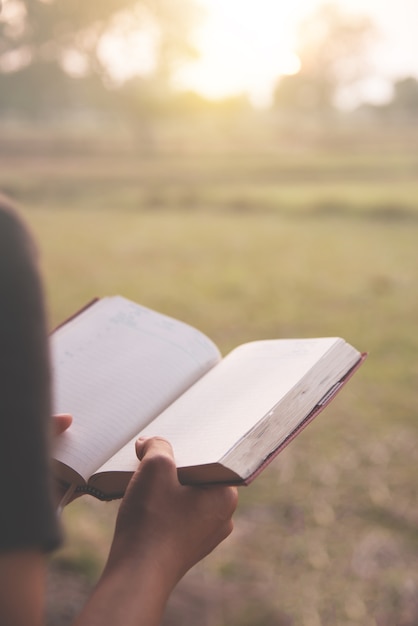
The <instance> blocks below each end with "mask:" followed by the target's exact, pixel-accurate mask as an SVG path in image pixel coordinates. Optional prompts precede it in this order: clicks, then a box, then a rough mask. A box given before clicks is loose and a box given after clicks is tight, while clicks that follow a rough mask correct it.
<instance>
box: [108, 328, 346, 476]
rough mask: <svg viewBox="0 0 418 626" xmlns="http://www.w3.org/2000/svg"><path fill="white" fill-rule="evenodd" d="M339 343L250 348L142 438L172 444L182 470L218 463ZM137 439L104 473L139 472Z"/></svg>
mask: <svg viewBox="0 0 418 626" xmlns="http://www.w3.org/2000/svg"><path fill="white" fill-rule="evenodd" d="M338 342H342V343H344V341H343V340H342V339H339V338H333V337H331V338H319V339H296V340H291V339H288V340H270V341H257V342H252V343H249V344H244V345H243V346H240V347H239V348H236V349H235V350H233V351H232V352H231V353H230V354H229V355H228V356H226V357H225V358H224V359H223V361H222V362H221V363H219V364H218V365H216V367H214V368H213V369H212V370H211V371H210V372H208V373H207V374H206V375H205V376H204V377H203V378H202V379H200V380H199V381H197V382H196V383H195V384H194V385H193V387H192V388H191V389H189V390H188V391H187V393H185V394H184V395H183V396H181V397H180V398H179V399H178V400H176V401H175V402H174V403H173V404H172V405H171V406H170V407H169V408H168V409H166V410H165V411H164V412H163V413H162V414H161V415H160V416H159V417H158V418H157V419H155V420H154V421H153V422H152V423H151V424H149V425H148V426H147V427H146V428H144V429H143V430H142V431H141V433H140V435H141V436H146V437H151V436H160V437H163V438H165V439H167V440H168V441H170V443H171V444H172V445H173V448H174V454H175V458H176V463H177V466H178V467H185V466H193V465H200V464H205V463H213V462H216V461H217V460H219V459H220V458H222V456H224V454H226V453H227V452H228V451H229V450H230V449H231V448H232V447H233V446H234V444H235V443H236V442H237V440H238V439H239V438H240V437H242V436H243V435H244V434H245V433H247V432H248V431H249V430H251V429H252V428H253V427H254V425H255V424H256V423H257V421H258V420H260V419H261V418H263V417H264V416H265V415H266V414H267V413H269V411H270V410H271V409H272V408H273V407H274V406H275V405H276V404H277V403H278V402H279V401H280V400H281V399H282V398H283V397H284V396H285V395H286V394H287V393H289V391H290V390H291V389H292V388H293V387H294V386H295V385H296V384H297V383H298V381H299V380H300V378H301V377H302V376H303V375H304V374H306V373H307V372H308V371H309V370H310V369H311V368H312V367H313V366H314V365H315V363H317V362H318V360H319V359H320V358H321V357H323V356H324V355H325V354H326V353H327V352H328V351H329V350H330V349H331V348H332V347H333V346H335V344H336V343H338ZM353 362H355V359H354V361H353ZM324 392H325V391H324ZM135 439H136V437H135V438H134V439H133V440H132V441H130V442H129V444H128V445H127V446H125V448H123V449H122V450H121V451H120V452H119V453H117V454H116V455H115V456H114V457H113V458H112V459H111V460H110V461H109V462H108V463H106V464H105V465H104V466H103V467H102V468H100V470H99V471H111V470H121V471H133V470H135V468H136V467H137V465H138V461H137V459H136V456H135V447H134V442H135Z"/></svg>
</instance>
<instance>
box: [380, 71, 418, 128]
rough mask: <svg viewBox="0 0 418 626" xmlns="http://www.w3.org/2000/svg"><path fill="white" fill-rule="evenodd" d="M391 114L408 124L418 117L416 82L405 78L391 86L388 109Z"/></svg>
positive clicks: (417, 81) (417, 83)
mask: <svg viewBox="0 0 418 626" xmlns="http://www.w3.org/2000/svg"><path fill="white" fill-rule="evenodd" d="M387 108H388V109H389V111H390V112H391V113H392V114H395V115H397V117H400V118H403V119H404V120H405V121H407V122H409V121H412V120H413V119H416V118H417V117H418V80H417V79H416V78H414V77H412V76H407V77H406V78H402V79H400V80H398V81H396V82H395V83H394V85H393V97H392V100H391V102H390V103H389V105H388V107H387Z"/></svg>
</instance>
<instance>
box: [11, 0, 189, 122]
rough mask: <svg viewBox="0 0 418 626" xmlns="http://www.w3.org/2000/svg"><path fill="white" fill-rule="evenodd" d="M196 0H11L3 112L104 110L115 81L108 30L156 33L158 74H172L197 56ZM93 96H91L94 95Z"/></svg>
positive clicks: (161, 77) (120, 34) (163, 77)
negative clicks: (105, 48) (106, 46)
mask: <svg viewBox="0 0 418 626" xmlns="http://www.w3.org/2000/svg"><path fill="white" fill-rule="evenodd" d="M198 13H199V11H198V9H197V7H196V4H195V3H194V2H193V1H192V0H179V1H178V2H176V3H175V5H174V4H173V3H172V2H170V1H169V0H153V1H146V0H143V1H141V0H103V1H101V2H99V3H97V2H96V3H92V2H84V3H83V2H73V1H72V0H62V1H61V0H60V1H58V0H52V1H48V2H45V1H43V0H5V2H4V6H3V11H2V13H1V14H0V112H2V113H3V114H4V113H10V112H13V113H14V114H18V113H19V112H20V113H24V114H26V115H32V116H35V117H36V116H39V115H42V116H43V117H45V116H46V117H48V116H51V115H52V116H53V115H54V114H55V115H56V114H57V112H58V114H59V113H61V114H62V112H64V113H65V112H67V113H68V111H69V110H71V109H72V108H77V107H80V106H81V107H90V108H93V109H100V108H101V107H100V104H99V103H100V102H101V104H102V106H104V108H105V109H106V103H107V98H106V91H108V90H109V88H111V87H113V88H114V87H115V86H116V84H117V83H116V84H114V83H115V77H114V76H113V75H112V71H111V69H112V68H111V67H110V66H109V63H108V62H107V61H106V59H105V58H103V53H102V49H101V46H102V44H103V41H104V40H105V38H106V37H108V36H109V35H110V36H112V37H114V38H124V37H126V36H128V35H129V34H132V33H147V34H149V35H150V38H151V43H150V45H151V47H152V50H151V52H152V58H153V69H152V74H153V77H154V78H156V80H157V81H158V82H159V83H164V84H166V83H167V82H168V81H169V78H170V74H171V71H172V69H173V67H175V66H176V64H177V63H178V62H179V61H181V60H184V59H187V58H190V57H193V56H194V55H195V50H194V48H193V46H192V44H191V41H190V35H191V30H192V25H193V24H194V23H195V21H196V19H197V18H198ZM145 73H146V72H145ZM91 96H93V98H91Z"/></svg>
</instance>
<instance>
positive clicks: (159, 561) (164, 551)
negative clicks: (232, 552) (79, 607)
mask: <svg viewBox="0 0 418 626" xmlns="http://www.w3.org/2000/svg"><path fill="white" fill-rule="evenodd" d="M137 454H138V457H139V459H140V460H141V464H140V467H139V469H138V471H137V472H136V474H135V475H134V477H133V478H132V481H131V483H130V485H129V487H128V490H127V493H126V495H125V497H124V499H123V501H122V504H121V507H120V510H119V514H118V518H117V522H116V529H115V534H114V538H113V543H112V546H111V550H110V554H109V559H108V561H107V564H106V567H105V569H104V572H103V575H102V577H101V579H100V581H99V583H98V585H97V587H96V589H95V591H94V592H93V595H92V597H91V598H90V600H89V602H88V603H87V605H86V607H85V609H84V611H83V612H82V614H81V615H80V617H79V619H78V621H77V622H76V625H77V626H87V625H88V626H96V625H97V626H98V625H99V624H100V626H107V625H108V624H109V625H113V624H124V626H134V625H135V626H138V625H139V624H141V626H157V625H158V624H159V623H160V620H161V618H162V616H163V613H164V609H165V605H166V603H167V600H168V597H169V595H170V593H171V591H172V590H173V588H174V587H175V585H176V584H177V582H178V581H179V580H180V579H181V578H182V577H183V575H184V574H185V573H186V572H187V571H188V570H189V569H190V568H191V567H192V566H193V565H194V564H195V563H197V562H198V561H200V560H201V559H202V558H203V557H205V556H206V555H207V554H209V553H210V552H211V551H212V550H213V549H214V548H215V547H216V546H217V545H218V544H219V543H220V542H221V541H223V540H224V539H225V538H226V537H227V536H228V535H229V534H230V533H231V531H232V520H231V517H232V514H233V512H234V510H235V507H236V504H237V490H236V489H235V488H233V487H189V486H187V487H186V486H183V485H180V483H179V482H178V479H177V470H176V466H175V463H174V459H173V453H172V450H171V446H170V445H169V444H168V443H167V442H166V441H163V440H161V439H157V438H154V439H149V440H145V441H139V442H138V443H137Z"/></svg>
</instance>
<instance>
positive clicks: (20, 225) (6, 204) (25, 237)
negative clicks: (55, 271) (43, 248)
mask: <svg viewBox="0 0 418 626" xmlns="http://www.w3.org/2000/svg"><path fill="white" fill-rule="evenodd" d="M37 256H38V255H37V250H36V246H35V243H34V240H33V238H32V237H31V235H30V233H29V230H28V228H27V227H26V225H25V222H24V220H23V219H22V217H21V216H20V214H19V211H18V209H17V208H16V206H15V204H14V203H13V202H12V201H11V200H10V199H9V198H7V197H6V196H4V195H2V194H0V260H1V261H2V263H3V264H6V263H7V262H8V263H13V261H18V260H20V261H23V262H26V263H27V262H29V264H30V265H32V264H35V263H36V259H37Z"/></svg>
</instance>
